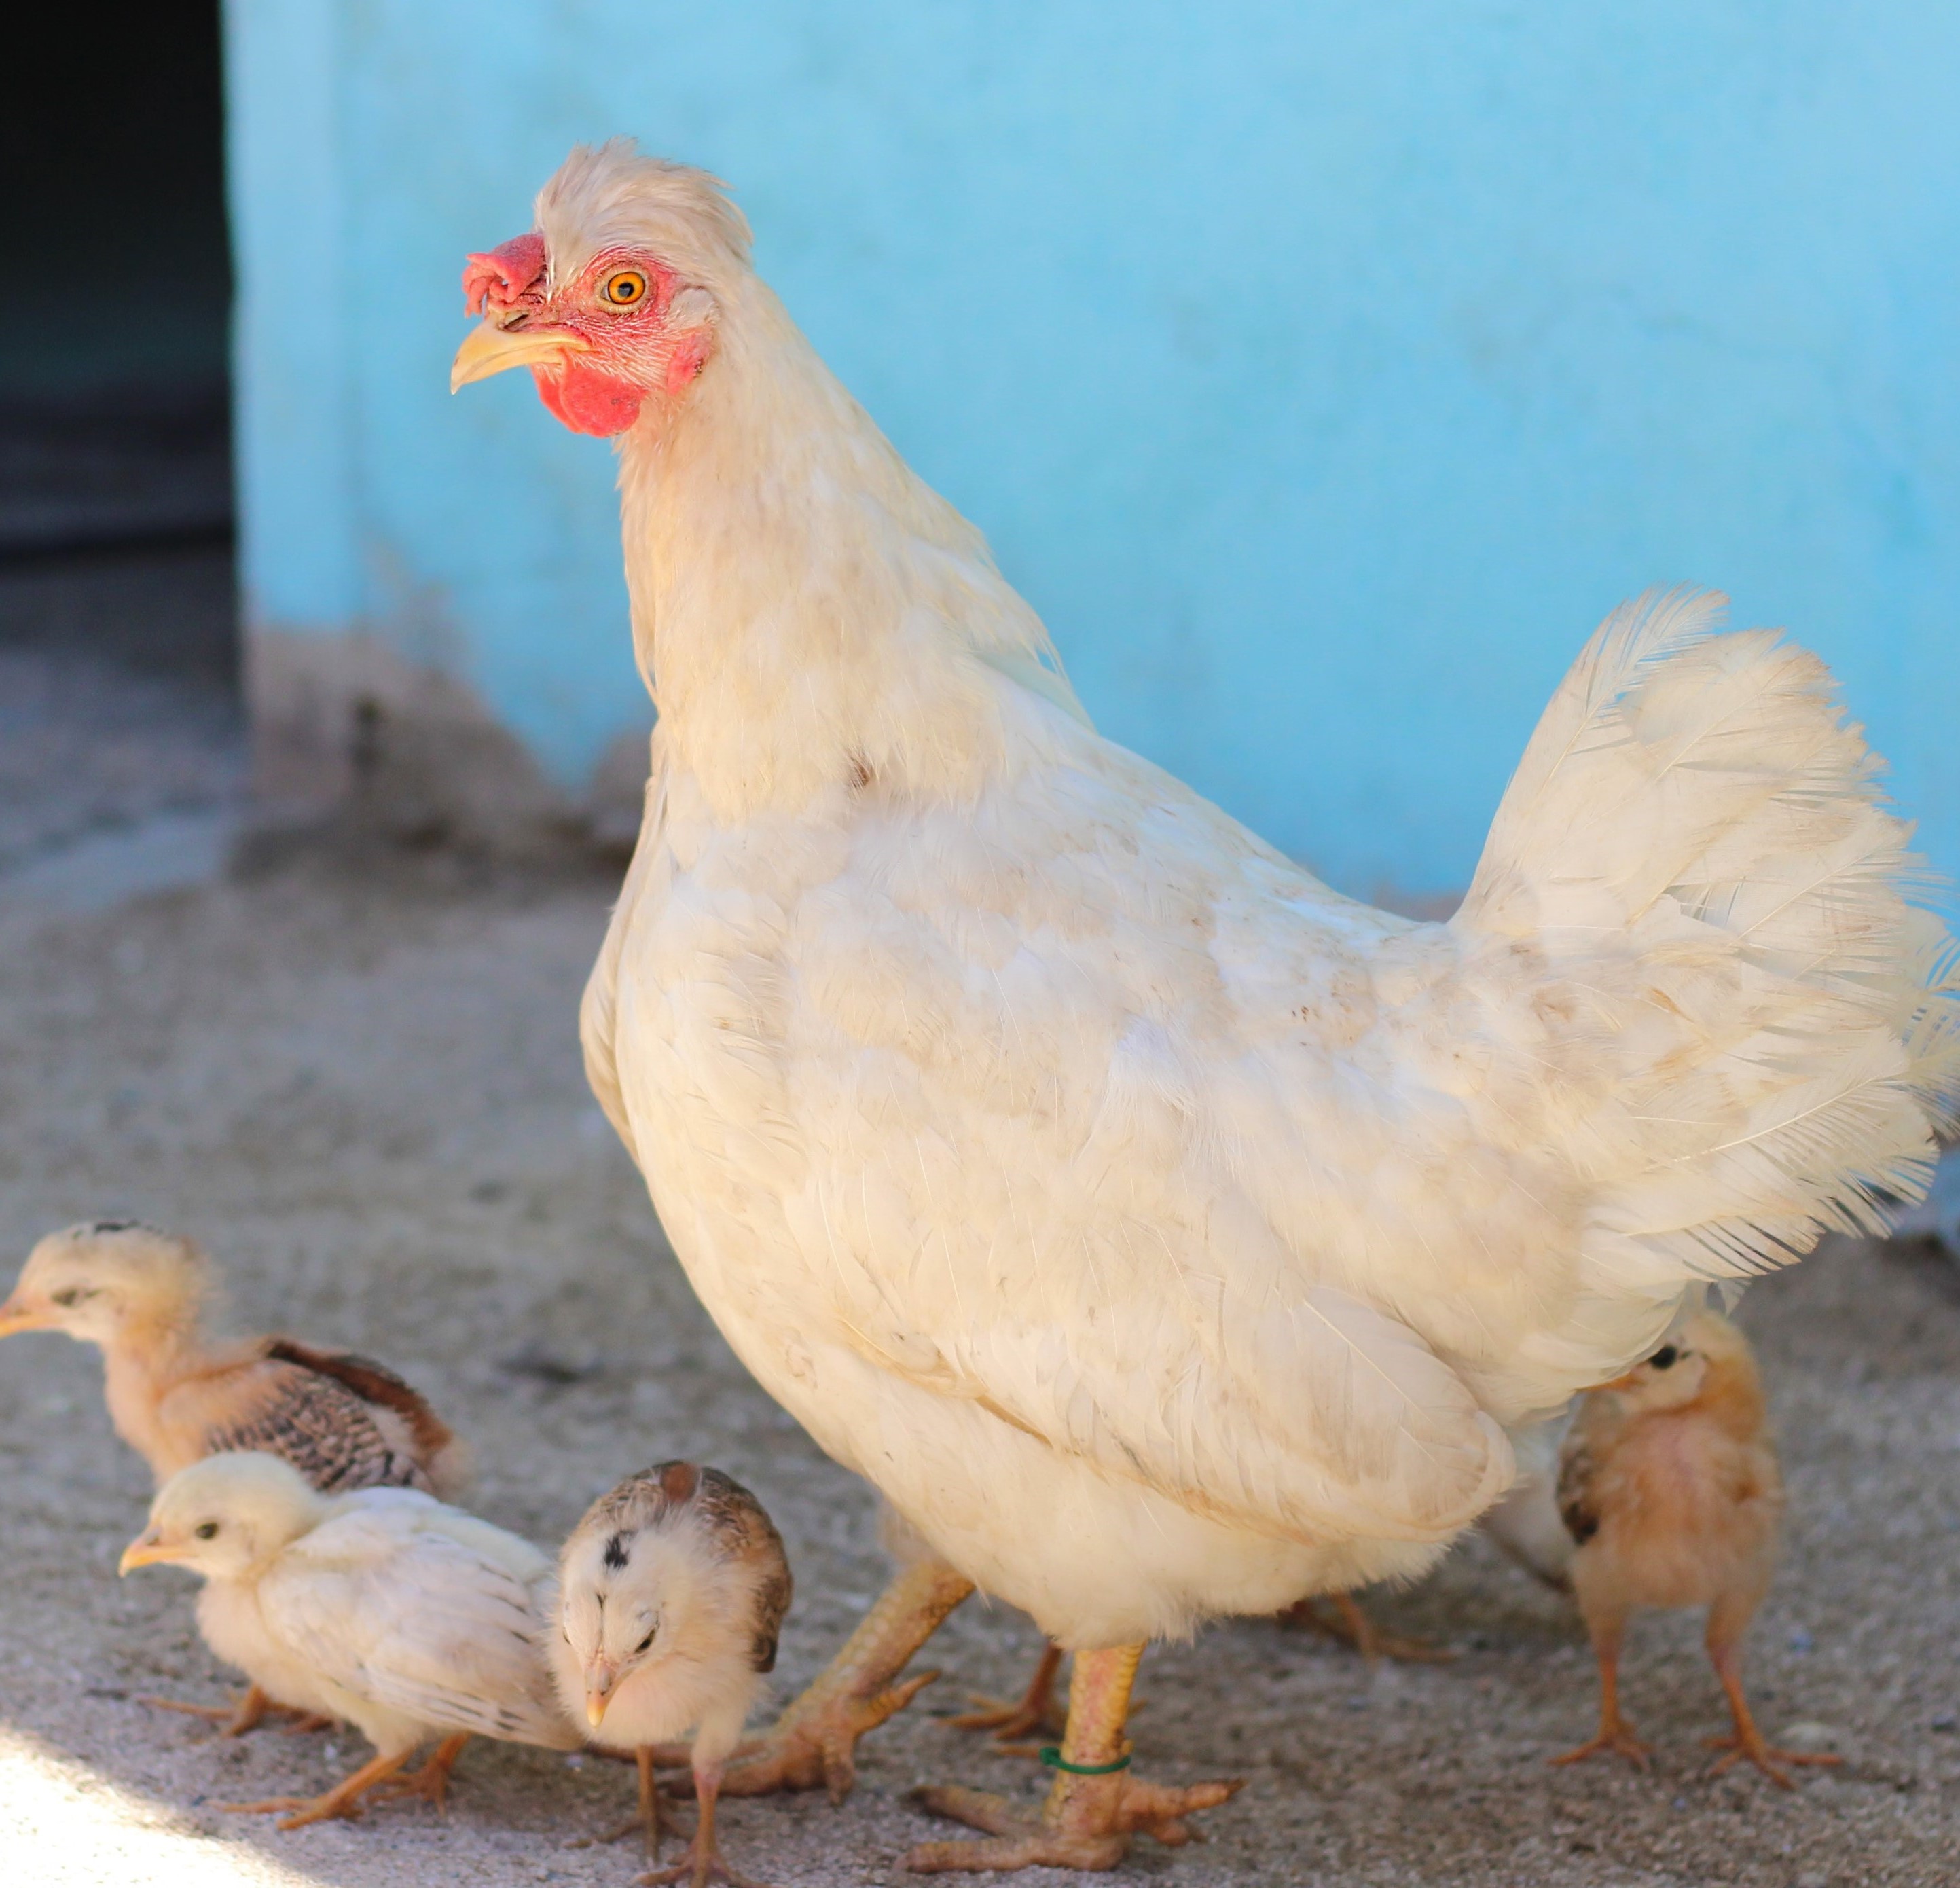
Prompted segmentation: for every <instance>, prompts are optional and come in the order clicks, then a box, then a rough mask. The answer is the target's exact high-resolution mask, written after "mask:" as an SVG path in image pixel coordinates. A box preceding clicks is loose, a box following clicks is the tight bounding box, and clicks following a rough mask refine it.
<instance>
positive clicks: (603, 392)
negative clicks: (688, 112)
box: [450, 138, 749, 437]
mask: <svg viewBox="0 0 1960 1888" xmlns="http://www.w3.org/2000/svg"><path fill="white" fill-rule="evenodd" d="M748 266H749V225H748V224H747V222H746V221H745V220H744V219H743V215H742V212H740V210H738V209H736V207H735V206H734V205H733V203H731V202H729V200H728V198H727V195H726V194H725V193H724V190H723V188H722V186H721V184H720V183H718V182H717V181H716V180H715V179H714V178H713V177H709V176H708V174H707V173H706V172H705V171H701V170H689V169H688V168H687V167H686V166H685V165H683V164H669V163H667V162H665V161H663V160H662V159H660V158H646V157H642V156H641V154H639V152H638V151H637V150H636V149H635V147H634V145H633V144H632V141H631V140H630V139H629V138H613V139H611V140H610V141H609V142H607V143H606V144H603V145H600V147H599V148H597V150H594V149H592V148H590V147H589V146H587V145H580V146H579V147H578V148H577V149H576V150H574V151H573V152H572V154H571V156H570V157H568V158H566V159H565V162H564V163H563V164H561V165H560V166H559V167H558V174H557V175H556V176H555V177H553V178H552V180H551V181H550V182H549V183H547V184H546V186H545V187H544V188H543V189H542V190H541V191H539V193H538V199H537V205H536V228H534V229H533V230H532V231H530V233H529V234H527V235H523V236H517V237H512V238H511V240H510V241H508V243H504V244H499V245H498V247H496V248H495V249H493V250H489V251H488V252H487V253H484V254H481V255H476V256H471V257H470V258H469V263H468V265H467V266H466V267H465V268H464V269H463V296H464V299H465V301H466V303H467V304H468V307H469V312H470V313H471V314H481V315H482V317H483V321H482V325H481V326H479V327H477V328H476V330H473V332H472V333H471V334H470V335H469V338H468V339H466V340H465V341H464V342H463V345H462V346H461V348H460V349H458V350H457V356H456V364H455V365H454V367H453V368H451V370H450V391H451V392H454V391H455V390H457V388H459V387H464V386H466V385H467V384H469V382H470V381H472V380H484V379H487V378H488V377H489V376H490V375H491V374H501V373H502V372H503V371H504V369H505V368H513V367H528V368H530V370H531V373H532V376H533V378H534V379H535V380H536V382H537V385H538V392H539V396H541V397H542V398H543V401H544V403H545V404H546V406H548V407H549V408H550V409H551V410H552V412H554V413H555V414H556V415H557V416H558V418H559V419H561V420H562V421H563V422H565V425H568V426H569V427H570V428H571V429H572V430H573V431H574V432H581V433H592V434H596V435H600V436H601V437H606V436H609V435H613V434H616V433H622V432H624V431H626V429H627V428H628V427H630V426H631V425H633V424H634V422H635V421H636V420H637V419H638V418H639V416H640V414H641V409H643V408H644V407H645V406H646V405H647V403H648V401H649V400H652V401H655V402H658V403H661V404H663V405H672V404H673V403H677V402H679V401H680V400H684V399H686V396H687V395H688V393H689V390H690V389H692V387H693V386H694V384H695V381H696V380H698V379H699V377H701V375H702V374H703V373H704V372H705V371H707V369H708V364H709V362H710V361H711V360H712V359H713V358H714V352H715V344H716V339H717V329H718V323H720V321H721V319H722V317H723V315H724V312H725V311H726V310H727V308H728V307H729V306H730V304H731V302H732V301H733V298H735V296H736V295H737V294H738V293H739V292H740V287H741V284H742V281H743V277H744V276H745V275H746V274H747V272H748Z"/></svg>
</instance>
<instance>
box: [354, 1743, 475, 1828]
mask: <svg viewBox="0 0 1960 1888" xmlns="http://www.w3.org/2000/svg"><path fill="white" fill-rule="evenodd" d="M466 1743H469V1733H468V1732H467V1731H459V1732H458V1733H457V1734H456V1735H455V1736H454V1737H445V1738H444V1739H443V1740H442V1742H441V1743H439V1744H438V1745H437V1746H436V1747H435V1749H434V1752H433V1753H431V1756H430V1757H429V1760H428V1762H426V1763H425V1764H424V1765H422V1768H421V1769H419V1770H412V1771H410V1772H409V1774H408V1775H406V1776H405V1777H402V1776H395V1777H389V1778H387V1779H385V1780H384V1781H382V1782H380V1783H378V1784H377V1785H375V1786H374V1787H375V1792H376V1794H377V1795H380V1796H387V1797H398V1796H418V1797H421V1798H422V1800H423V1801H424V1802H425V1803H431V1804H434V1806H435V1807H436V1808H437V1809H438V1810H444V1809H447V1807H448V1804H449V1774H450V1772H451V1771H452V1770H453V1769H455V1768H456V1760H457V1758H458V1757H460V1756H462V1755H463V1746H464V1745H465V1744H466Z"/></svg>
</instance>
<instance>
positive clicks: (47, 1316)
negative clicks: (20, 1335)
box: [0, 1298, 55, 1337]
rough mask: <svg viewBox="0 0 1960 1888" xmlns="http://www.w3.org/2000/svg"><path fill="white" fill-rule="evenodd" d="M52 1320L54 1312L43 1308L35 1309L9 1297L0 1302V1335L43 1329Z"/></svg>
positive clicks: (7, 1335) (53, 1319)
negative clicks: (16, 1302)
mask: <svg viewBox="0 0 1960 1888" xmlns="http://www.w3.org/2000/svg"><path fill="white" fill-rule="evenodd" d="M54 1321H55V1314H54V1313H53V1312H52V1311H51V1310H46V1309H45V1308H43V1309H41V1310H36V1309H35V1307H33V1306H32V1305H31V1304H15V1303H14V1301H13V1300H12V1299H11V1298H9V1299H8V1301H7V1302H6V1303H5V1304H0V1337H11V1336H13V1335H14V1332H16V1331H45V1330H46V1329H48V1328H49V1326H50V1325H52V1323H54Z"/></svg>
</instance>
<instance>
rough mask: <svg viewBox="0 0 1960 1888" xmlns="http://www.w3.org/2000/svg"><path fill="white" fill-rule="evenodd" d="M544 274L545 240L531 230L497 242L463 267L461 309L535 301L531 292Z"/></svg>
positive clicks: (479, 311) (478, 311)
mask: <svg viewBox="0 0 1960 1888" xmlns="http://www.w3.org/2000/svg"><path fill="white" fill-rule="evenodd" d="M544 272H545V239H544V238H543V237H542V236H540V235H539V234H537V233H536V231H533V232H531V234H529V235H526V236H514V237H511V240H509V241H508V243H499V244H498V245H497V247H495V249H493V250H491V251H490V253H488V255H476V256H471V257H470V259H469V261H468V262H466V263H464V264H463V306H464V307H465V308H466V310H468V312H469V314H486V313H488V310H491V309H492V308H508V307H513V306H514V305H515V304H517V303H518V302H520V301H539V300H541V299H542V297H540V296H539V295H536V294H535V293H534V292H533V290H534V288H535V286H536V283H537V282H538V279H539V277H541V276H542V275H543V274H544Z"/></svg>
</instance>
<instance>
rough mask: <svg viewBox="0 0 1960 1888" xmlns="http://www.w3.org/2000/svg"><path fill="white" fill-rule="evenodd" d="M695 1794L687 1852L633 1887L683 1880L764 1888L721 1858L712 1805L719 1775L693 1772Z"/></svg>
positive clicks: (703, 1886)
mask: <svg viewBox="0 0 1960 1888" xmlns="http://www.w3.org/2000/svg"><path fill="white" fill-rule="evenodd" d="M694 1781H695V1797H696V1799H697V1800H698V1801H699V1803H700V1804H701V1814H700V1817H699V1819H698V1820H697V1821H696V1823H695V1826H694V1839H693V1840H692V1842H689V1844H688V1846H687V1853H686V1855H683V1856H682V1858H680V1860H679V1861H677V1862H676V1863H675V1864H674V1865H673V1867H671V1868H654V1869H649V1870H648V1872H647V1873H646V1874H644V1875H641V1876H640V1877H638V1878H637V1880H636V1881H635V1888H667V1884H669V1883H676V1882H683V1881H684V1882H686V1883H688V1885H689V1888H708V1883H710V1882H716V1881H721V1882H726V1883H727V1884H728V1888H768V1883H765V1882H759V1881H758V1880H756V1879H755V1877H753V1876H751V1875H744V1874H741V1873H740V1871H739V1870H736V1869H733V1868H730V1867H729V1866H728V1864H727V1862H726V1861H724V1859H723V1858H722V1854H721V1843H720V1842H718V1840H717V1839H716V1838H715V1834H714V1806H715V1804H716V1802H717V1800H718V1799H719V1797H720V1795H721V1788H720V1784H721V1778H720V1777H719V1776H718V1775H717V1774H715V1773H714V1772H706V1773H702V1772H697V1773H696V1774H695V1780H694Z"/></svg>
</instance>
